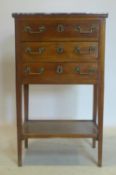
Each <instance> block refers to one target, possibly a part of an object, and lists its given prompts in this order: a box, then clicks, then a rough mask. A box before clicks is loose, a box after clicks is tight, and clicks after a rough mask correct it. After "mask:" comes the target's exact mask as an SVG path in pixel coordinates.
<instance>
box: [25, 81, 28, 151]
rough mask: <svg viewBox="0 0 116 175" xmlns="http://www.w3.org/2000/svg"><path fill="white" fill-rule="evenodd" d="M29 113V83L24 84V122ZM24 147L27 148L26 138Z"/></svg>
mask: <svg viewBox="0 0 116 175" xmlns="http://www.w3.org/2000/svg"><path fill="white" fill-rule="evenodd" d="M28 115H29V85H28V84H25V85H24V116H25V122H26V121H28ZM25 148H28V139H25Z"/></svg>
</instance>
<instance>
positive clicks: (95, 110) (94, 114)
mask: <svg viewBox="0 0 116 175" xmlns="http://www.w3.org/2000/svg"><path fill="white" fill-rule="evenodd" d="M97 89H98V88H97V84H95V85H94V86H93V122H94V123H96V119H97V99H98V92H97ZM92 146H93V148H95V147H96V139H95V138H94V139H93V145H92Z"/></svg>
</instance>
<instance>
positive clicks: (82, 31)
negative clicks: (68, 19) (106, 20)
mask: <svg viewBox="0 0 116 175" xmlns="http://www.w3.org/2000/svg"><path fill="white" fill-rule="evenodd" d="M96 30H97V27H96V25H92V26H91V27H90V29H88V30H85V29H83V28H81V26H80V25H77V26H76V27H75V31H76V32H79V33H80V34H91V33H93V32H95V31H96Z"/></svg>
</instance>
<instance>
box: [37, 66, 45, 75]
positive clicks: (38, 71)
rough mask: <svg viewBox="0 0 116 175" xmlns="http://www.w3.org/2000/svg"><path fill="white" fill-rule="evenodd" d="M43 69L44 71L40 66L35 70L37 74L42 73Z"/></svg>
mask: <svg viewBox="0 0 116 175" xmlns="http://www.w3.org/2000/svg"><path fill="white" fill-rule="evenodd" d="M44 71H45V69H44V67H40V68H38V70H37V74H43V73H44Z"/></svg>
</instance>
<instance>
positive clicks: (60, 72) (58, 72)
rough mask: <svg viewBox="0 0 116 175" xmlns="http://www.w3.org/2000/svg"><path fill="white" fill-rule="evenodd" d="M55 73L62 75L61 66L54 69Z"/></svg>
mask: <svg viewBox="0 0 116 175" xmlns="http://www.w3.org/2000/svg"><path fill="white" fill-rule="evenodd" d="M56 73H57V74H62V73H63V67H62V66H61V65H58V66H57V68H56Z"/></svg>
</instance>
